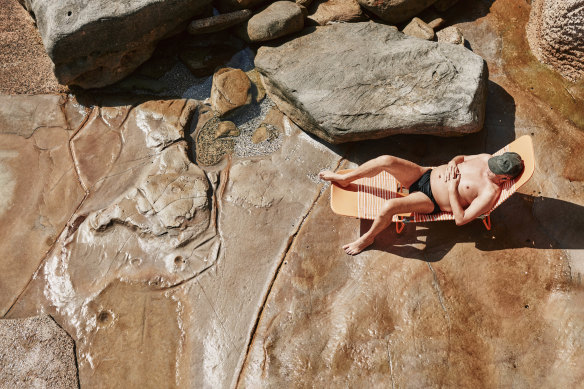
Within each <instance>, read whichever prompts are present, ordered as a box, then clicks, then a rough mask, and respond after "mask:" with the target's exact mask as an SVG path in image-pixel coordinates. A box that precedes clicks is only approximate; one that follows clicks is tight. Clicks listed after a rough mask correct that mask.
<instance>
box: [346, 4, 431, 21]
mask: <svg viewBox="0 0 584 389" xmlns="http://www.w3.org/2000/svg"><path fill="white" fill-rule="evenodd" d="M357 1H358V2H359V4H361V6H362V7H363V8H365V9H367V10H369V11H371V13H373V14H375V15H377V16H378V17H380V18H381V19H383V20H384V21H386V22H388V23H392V24H396V23H402V22H405V21H406V20H408V19H411V18H412V16H416V15H417V14H418V13H419V12H422V11H423V10H424V9H426V8H428V7H429V6H431V5H432V4H433V3H434V2H435V1H436V0H357Z"/></svg>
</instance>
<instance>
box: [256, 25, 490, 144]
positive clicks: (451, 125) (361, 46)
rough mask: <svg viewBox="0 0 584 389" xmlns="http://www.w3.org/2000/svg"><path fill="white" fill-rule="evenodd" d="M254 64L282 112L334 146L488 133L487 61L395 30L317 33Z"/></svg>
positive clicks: (267, 51) (343, 28)
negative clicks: (398, 136) (485, 126)
mask: <svg viewBox="0 0 584 389" xmlns="http://www.w3.org/2000/svg"><path fill="white" fill-rule="evenodd" d="M335 42H336V43H335ZM389 42H391V44H390V43H389ZM255 64H256V67H257V68H258V70H259V72H260V73H261V74H262V75H263V76H264V81H265V85H266V90H267V91H268V93H269V94H270V96H271V98H272V99H273V100H274V102H275V103H276V104H277V105H278V108H279V109H280V110H281V111H282V112H284V113H285V114H286V115H288V116H289V117H290V118H292V119H293V120H294V121H295V122H296V123H298V124H299V125H300V126H301V127H302V128H303V129H304V130H306V131H310V132H312V133H313V134H316V135H318V136H319V137H321V138H322V139H325V140H326V141H328V142H333V143H339V142H348V141H355V140H360V139H367V138H369V139H370V138H381V137H383V136H388V135H394V134H400V133H401V134H403V133H416V134H423V133H425V134H432V135H441V136H452V135H460V134H468V133H472V132H476V131H479V130H480V129H481V128H482V123H483V120H484V107H485V92H486V77H487V74H486V72H487V69H486V66H485V63H484V61H483V59H482V58H481V57H479V56H478V55H476V54H474V53H472V52H471V51H469V50H466V49H465V48H462V47H455V46H452V45H442V44H438V43H435V42H427V41H423V40H420V39H416V38H411V37H407V36H405V35H403V34H402V33H400V32H398V31H396V30H395V29H393V28H391V27H389V26H385V25H381V24H376V23H373V22H369V23H346V24H335V25H331V26H323V27H317V28H316V31H314V32H313V33H311V34H308V35H303V36H301V37H299V38H296V39H293V40H291V41H288V42H286V43H285V44H282V45H280V46H277V47H262V48H260V50H258V54H257V56H256V58H255Z"/></svg>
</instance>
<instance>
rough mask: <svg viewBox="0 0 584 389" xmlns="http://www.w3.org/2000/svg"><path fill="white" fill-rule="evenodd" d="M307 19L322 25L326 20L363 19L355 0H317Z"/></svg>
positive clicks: (348, 20)
mask: <svg viewBox="0 0 584 389" xmlns="http://www.w3.org/2000/svg"><path fill="white" fill-rule="evenodd" d="M310 11H311V12H310V15H309V16H308V20H309V21H312V22H314V23H315V24H319V25H321V26H324V25H325V24H327V23H328V22H355V21H360V20H363V19H364V15H363V11H362V10H361V7H360V6H359V3H357V0H317V1H316V2H315V3H313V4H312V7H311V9H310Z"/></svg>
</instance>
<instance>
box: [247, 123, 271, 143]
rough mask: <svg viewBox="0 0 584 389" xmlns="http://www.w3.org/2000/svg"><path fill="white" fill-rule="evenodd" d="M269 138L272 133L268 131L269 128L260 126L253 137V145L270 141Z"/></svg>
mask: <svg viewBox="0 0 584 389" xmlns="http://www.w3.org/2000/svg"><path fill="white" fill-rule="evenodd" d="M269 137H270V131H269V130H268V127H267V126H265V125H260V126H259V127H258V128H256V130H255V131H254V133H253V135H252V137H251V141H252V142H253V143H260V142H263V141H265V140H268V138H269Z"/></svg>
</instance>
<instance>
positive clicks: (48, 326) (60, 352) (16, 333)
mask: <svg viewBox="0 0 584 389" xmlns="http://www.w3.org/2000/svg"><path fill="white" fill-rule="evenodd" d="M0 366H2V369H0V386H2V387H3V388H25V387H26V388H71V389H73V388H78V387H79V382H78V380H77V365H76V363H75V344H74V343H73V339H71V337H70V336H69V335H68V334H67V333H66V332H65V331H63V329H62V328H61V327H59V326H58V325H57V323H55V322H54V321H53V319H51V317H50V316H36V317H31V318H28V319H14V320H0Z"/></svg>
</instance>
